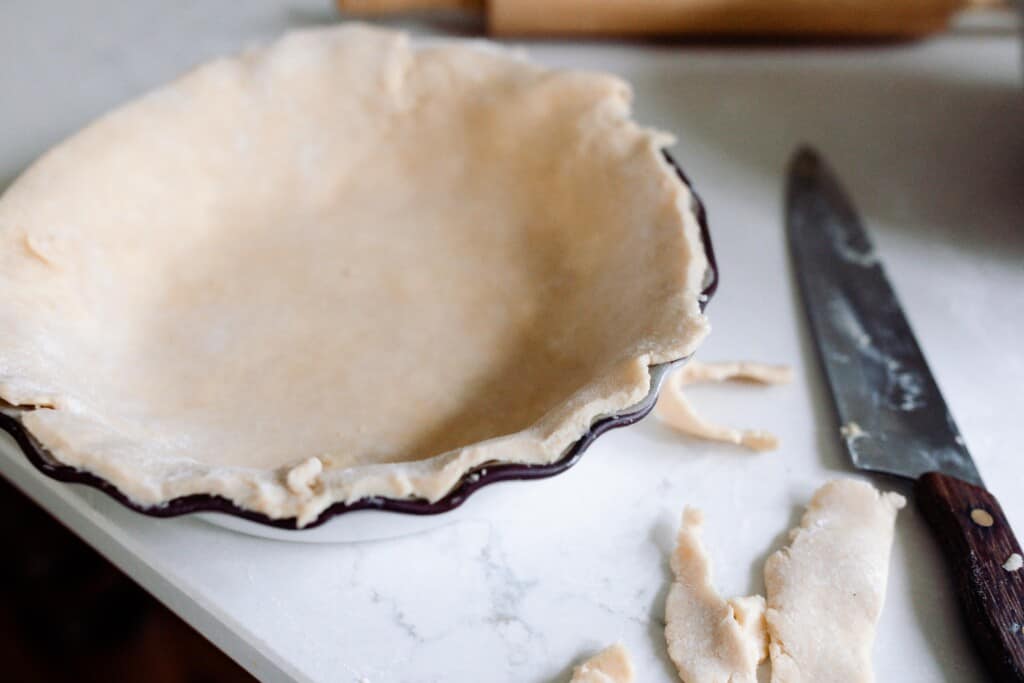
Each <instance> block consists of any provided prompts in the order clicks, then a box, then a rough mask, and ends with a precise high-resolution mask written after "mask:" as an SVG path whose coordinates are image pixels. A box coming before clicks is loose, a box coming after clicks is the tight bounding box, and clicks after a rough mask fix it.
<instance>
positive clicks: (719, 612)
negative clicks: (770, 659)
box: [665, 507, 768, 683]
mask: <svg viewBox="0 0 1024 683" xmlns="http://www.w3.org/2000/svg"><path fill="white" fill-rule="evenodd" d="M703 523H704V517H703V515H702V514H701V511H700V510H697V509H696V508H689V507H688V508H686V509H685V510H684V512H683V522H682V526H681V527H680V529H679V536H678V539H677V541H676V549H675V553H674V554H673V555H672V573H673V574H674V575H675V581H674V582H673V583H672V587H671V588H670V589H669V593H668V598H667V599H666V601H665V622H666V625H665V640H666V642H667V643H668V656H669V657H670V658H671V659H672V661H673V662H674V663H675V665H676V668H677V669H678V670H679V677H680V678H681V679H682V680H683V681H685V683H757V666H758V664H759V663H760V662H761V661H762V660H764V658H765V657H766V656H767V654H768V651H767V634H766V632H765V626H764V608H765V601H764V598H763V597H761V596H760V595H753V596H749V597H744V598H733V599H731V600H726V599H725V598H723V597H722V596H720V595H719V594H718V591H717V590H715V587H714V585H713V584H712V583H711V559H710V558H709V557H708V554H707V551H705V549H704V544H703V543H702V542H701V538H700V536H701V527H702V526H703Z"/></svg>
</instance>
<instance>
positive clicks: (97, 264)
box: [0, 26, 714, 527]
mask: <svg viewBox="0 0 1024 683" xmlns="http://www.w3.org/2000/svg"><path fill="white" fill-rule="evenodd" d="M670 142H671V138H670V137H669V136H667V135H665V134H663V133H660V132H657V131H653V130H650V129H647V128H643V127H641V126H639V125H637V124H636V123H635V122H633V120H632V119H631V117H630V108H629V89H628V86H626V85H625V84H624V83H623V82H621V81H620V80H618V79H616V78H614V77H611V76H607V75H602V74H593V73H581V72H573V71H554V70H549V69H545V68H543V67H540V66H537V65H534V64H531V63H530V62H528V61H526V60H525V59H523V58H521V57H520V56H518V55H516V54H513V53H509V52H506V51H502V50H499V49H497V48H494V47H490V46H486V45H483V44H476V43H474V44H468V43H463V44H451V45H441V46H431V47H420V46H413V45H412V44H411V43H410V41H409V39H408V37H407V36H405V35H403V34H399V33H394V32H390V31H382V30H377V29H370V28H366V27H362V26H345V27H337V28H330V29H320V30H315V31H303V32H297V33H293V34H289V35H286V36H285V37H284V38H282V39H280V40H278V41H277V42H276V43H274V44H273V45H271V46H269V47H267V48H263V49H259V50H253V51H250V52H246V53H243V54H242V55H240V56H237V57H233V58H226V59H220V60H216V61H214V62H211V63H208V64H206V65H203V66H201V67H199V68H197V69H195V70H193V71H192V72H190V73H188V74H186V75H185V76H183V77H181V78H180V79H178V80H177V81H175V82H174V83H172V84H170V85H168V86H165V87H163V88H160V89H158V90H156V91H153V92H151V93H150V94H148V95H146V96H144V97H142V98H140V99H139V100H136V101H135V102H132V103H129V104H128V105H126V106H124V107H122V108H120V109H118V110H116V111H114V112H112V113H111V114H108V115H106V116H105V117H103V118H101V119H100V120H98V121H97V122H95V123H93V124H91V125H90V126H88V127H87V128H85V129H84V130H83V131H81V132H79V133H78V134H76V135H74V136H73V137H71V138H70V139H68V140H67V141H65V142H63V143H61V144H60V145H58V146H57V147H56V148H54V149H53V150H51V151H50V152H48V153H47V154H46V155H44V156H43V157H42V158H41V159H40V160H39V161H37V162H36V163H35V164H33V166H32V167H30V168H29V169H28V170H27V171H26V172H25V173H24V174H23V175H22V176H21V177H20V178H19V179H18V180H17V181H15V183H14V184H13V185H12V186H11V187H10V188H9V189H8V190H7V191H6V193H5V194H4V195H3V196H2V197H0V261H2V265H0V286H2V287H3V290H4V292H5V296H4V298H3V300H2V301H0V330H2V331H3V332H4V334H3V335H2V337H0V398H2V399H3V401H4V402H5V404H4V417H3V420H2V422H0V426H2V427H3V428H4V429H6V430H7V431H9V432H11V433H12V434H13V435H14V436H15V438H16V440H17V441H18V443H19V445H20V446H21V447H22V449H23V450H24V451H25V452H26V454H28V455H29V458H30V460H32V461H33V463H34V464H36V466H37V467H39V468H40V469H42V470H43V471H44V472H46V473H48V474H50V475H51V476H56V477H58V478H61V479H64V480H72V481H83V482H86V483H91V484H93V485H97V486H99V487H100V488H103V489H104V490H106V491H108V492H110V493H112V494H113V495H115V497H117V498H118V499H119V500H121V501H122V502H125V503H126V504H128V505H130V506H131V507H133V508H134V509H138V510H141V511H144V512H147V513H149V514H155V515H173V514H181V513H183V512H192V511H196V510H221V511H228V512H232V513H235V514H238V515H241V516H244V517H247V518H250V519H254V520H258V521H263V522H267V523H271V524H275V525H278V526H282V527H296V526H298V527H303V526H309V525H313V524H317V523H320V522H322V521H324V520H325V519H327V518H328V517H329V516H331V515H334V514H338V513H339V512H344V511H347V510H353V509H360V508H366V507H375V508H382V509H389V510H397V511H405V512H420V513H422V512H440V511H443V510H445V509H450V508H451V507H454V506H456V505H458V504H459V502H460V501H461V500H462V499H464V497H465V495H468V493H467V492H471V491H472V490H474V487H477V486H479V485H482V484H483V483H489V482H490V481H494V480H498V479H502V478H514V477H515V478H528V477H531V476H544V475H545V474H550V473H555V472H557V471H561V469H565V467H567V466H568V464H571V463H572V462H575V458H576V457H578V455H579V453H580V452H582V448H584V447H585V446H586V444H588V443H589V441H590V440H591V439H592V438H593V437H594V436H596V434H598V433H600V431H603V430H604V429H607V428H608V427H609V426H614V425H615V424H617V423H618V422H622V421H630V420H635V419H638V411H637V410H636V409H635V406H637V405H638V404H640V405H643V404H644V399H645V398H646V397H650V396H651V395H652V393H653V391H652V381H651V377H652V372H651V367H652V366H661V365H664V364H666V363H671V362H675V361H678V360H679V359H682V358H685V357H688V356H689V355H690V354H691V353H692V352H693V351H694V349H695V348H696V347H697V345H698V344H699V343H700V341H701V340H702V339H703V337H704V336H705V335H706V333H707V331H708V324H707V320H706V318H705V316H704V314H703V304H704V302H705V301H706V299H707V297H708V296H709V295H710V294H711V292H712V290H713V288H714V268H713V264H712V262H711V253H710V245H709V243H708V242H707V235H706V227H705V226H704V225H703V212H702V209H701V208H700V204H699V201H698V200H697V198H696V196H695V195H694V194H693V193H692V192H691V191H690V188H689V185H688V183H686V182H685V178H683V176H682V174H681V173H679V172H678V170H677V169H676V168H675V166H674V164H673V163H672V162H671V160H670V159H669V158H668V157H667V156H666V155H665V154H664V152H663V149H664V148H665V147H666V146H667V145H668V144H670ZM649 402H650V403H653V401H649ZM649 408H650V406H649V405H647V406H646V409H649ZM640 412H643V411H640ZM566 463H568V464H566ZM485 470H486V472H487V473H486V474H485V473H484V471H485Z"/></svg>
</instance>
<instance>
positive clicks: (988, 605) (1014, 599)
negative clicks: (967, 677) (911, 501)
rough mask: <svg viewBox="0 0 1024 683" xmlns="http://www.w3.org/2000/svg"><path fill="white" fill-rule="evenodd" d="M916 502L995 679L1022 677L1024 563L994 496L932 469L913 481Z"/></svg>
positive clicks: (1017, 681) (1015, 682) (1015, 681)
mask: <svg viewBox="0 0 1024 683" xmlns="http://www.w3.org/2000/svg"><path fill="white" fill-rule="evenodd" d="M915 489H916V491H915V493H916V498H917V503H918V507H920V509H921V512H923V513H924V516H925V518H926V519H927V520H928V523H929V524H930V525H931V527H932V531H933V532H934V533H935V535H936V537H937V539H938V541H939V543H940V544H941V545H942V549H943V551H944V553H945V555H946V560H947V562H948V563H949V565H950V566H951V567H952V568H953V570H954V574H955V579H956V584H957V585H956V589H957V592H958V593H959V594H960V603H961V605H962V607H963V610H964V616H965V617H966V619H967V627H968V628H969V629H970V631H971V636H972V637H973V638H974V642H975V644H976V645H977V647H978V649H979V650H980V652H981V654H982V656H983V657H984V659H985V663H986V665H987V666H988V668H989V671H990V673H991V674H992V675H993V676H994V677H995V678H994V680H996V681H1000V682H1006V683H1009V682H1011V681H1012V682H1013V683H1022V682H1024V569H1022V568H1021V567H1020V566H1019V565H1020V564H1021V554H1022V553H1021V548H1020V543H1018V542H1017V539H1016V538H1015V537H1014V535H1013V529H1011V528H1010V524H1009V522H1007V521H1006V517H1005V516H1004V515H1003V510H1002V508H1000V507H999V502H998V501H996V499H995V497H994V496H993V495H992V494H991V493H989V492H988V491H986V490H985V489H983V488H981V487H978V486H974V485H973V484H968V483H967V482H965V481H961V480H960V479H957V478H955V477H950V476H947V475H945V474H939V473H938V472H929V473H928V474H925V475H924V476H922V477H921V478H920V479H918V481H917V484H916V486H915Z"/></svg>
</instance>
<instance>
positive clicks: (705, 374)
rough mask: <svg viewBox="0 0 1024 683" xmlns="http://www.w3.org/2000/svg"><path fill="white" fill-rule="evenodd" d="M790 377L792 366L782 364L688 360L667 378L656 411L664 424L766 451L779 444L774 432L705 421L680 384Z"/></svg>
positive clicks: (701, 436) (760, 381)
mask: <svg viewBox="0 0 1024 683" xmlns="http://www.w3.org/2000/svg"><path fill="white" fill-rule="evenodd" d="M792 379H793V373H792V370H791V369H790V368H789V367H788V366H783V365H765V364H762V363H744V362H740V363H699V362H696V361H691V362H689V363H687V364H686V365H684V366H683V368H682V369H681V370H680V371H679V372H677V373H675V374H674V375H673V376H671V377H670V378H669V379H668V382H667V383H666V385H665V389H664V390H663V391H662V393H661V397H660V398H659V400H658V405H657V408H656V412H657V415H658V417H660V418H661V419H662V420H663V421H664V422H665V423H666V424H667V425H669V426H670V427H672V428H673V429H675V430H676V431H677V432H680V433H682V434H686V435H687V436H692V437H695V438H698V439H705V440H707V441H721V442H723V443H733V444H736V445H738V446H744V447H746V448H749V449H751V450H755V451H770V450H774V449H776V448H778V446H779V440H778V438H777V437H776V436H775V435H774V434H771V433H770V432H766V431H763V430H760V429H736V428H734V427H726V426H723V425H717V424H714V423H712V422H708V421H707V420H705V419H704V418H702V417H701V416H700V415H699V414H697V411H696V410H694V408H693V406H692V405H691V403H690V401H689V400H688V399H687V398H686V396H685V394H684V393H683V387H684V386H686V385H687V384H696V383H701V382H724V381H730V380H732V381H743V382H755V383H758V384H766V385H770V384H786V383H788V382H790V381H792Z"/></svg>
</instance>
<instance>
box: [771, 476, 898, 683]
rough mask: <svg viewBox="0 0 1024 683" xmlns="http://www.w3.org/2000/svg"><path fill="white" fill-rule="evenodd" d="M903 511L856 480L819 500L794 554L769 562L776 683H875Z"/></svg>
mask: <svg viewBox="0 0 1024 683" xmlns="http://www.w3.org/2000/svg"><path fill="white" fill-rule="evenodd" d="M905 504H906V500H905V499H904V498H903V496H900V495H899V494H896V493H879V492H878V491H877V490H875V488H874V487H873V486H871V485H870V484H867V483H865V482H862V481H856V480H852V479H846V480H840V481H832V482H829V483H828V484H826V485H825V486H823V487H821V488H820V489H818V491H817V492H816V493H815V494H814V497H813V498H812V499H811V504H810V505H809V506H808V508H807V512H806V513H805V514H804V516H803V519H802V520H801V521H800V527H799V528H797V529H794V530H793V531H792V532H790V543H789V546H788V547H787V548H784V549H782V550H780V551H778V552H777V553H775V554H773V555H772V556H771V557H769V558H768V560H767V562H765V567H764V578H765V587H766V589H767V596H768V609H767V612H766V613H765V618H766V620H767V622H768V632H769V636H770V638H771V644H770V645H769V654H770V656H771V662H772V682H773V683H817V682H818V681H843V683H860V682H865V683H866V682H868V681H872V680H874V676H873V673H872V667H871V646H872V643H873V642H874V639H875V626H876V624H877V622H878V617H879V615H880V614H881V611H882V605H883V603H884V602H885V587H886V582H887V579H888V575H889V553H890V550H891V548H892V538H893V526H894V524H895V520H896V512H897V511H898V510H899V509H900V508H902V507H903V506H904V505H905Z"/></svg>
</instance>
